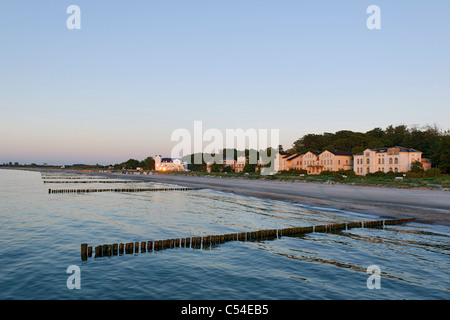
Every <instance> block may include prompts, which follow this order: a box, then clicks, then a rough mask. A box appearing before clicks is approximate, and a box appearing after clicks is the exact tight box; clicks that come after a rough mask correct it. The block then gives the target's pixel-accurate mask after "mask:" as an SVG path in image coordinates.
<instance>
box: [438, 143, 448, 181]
mask: <svg viewBox="0 0 450 320" xmlns="http://www.w3.org/2000/svg"><path fill="white" fill-rule="evenodd" d="M437 153H438V154H439V157H438V160H439V164H438V165H439V168H440V169H441V170H442V171H443V172H444V173H450V135H449V134H447V135H445V136H444V137H442V140H441V143H440V145H439V148H438V150H437Z"/></svg>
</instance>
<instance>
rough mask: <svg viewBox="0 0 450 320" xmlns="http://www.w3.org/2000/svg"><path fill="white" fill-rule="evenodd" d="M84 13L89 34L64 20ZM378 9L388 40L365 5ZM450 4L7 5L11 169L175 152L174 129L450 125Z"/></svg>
mask: <svg viewBox="0 0 450 320" xmlns="http://www.w3.org/2000/svg"><path fill="white" fill-rule="evenodd" d="M71 4H76V5H78V6H79V7H80V8H81V30H68V29H67V27H66V19H67V18H68V17H69V14H67V13H66V9H67V7H68V6H69V5H71ZM371 4H376V5H378V6H379V7H380V8H381V30H369V29H367V27H366V20H367V18H368V17H369V15H368V14H367V13H366V9H367V7H368V6H369V5H371ZM449 12H450V2H449V1H448V0H441V1H363V0H349V1H335V0H329V1H323V0H322V1H312V0H311V1H301V0H295V1H294V0H292V1H291V0H286V1H274V0H270V1H269V0H262V1H261V0H258V1H256V0H239V1H235V0H228V1H211V0H208V1H207V0H203V1H198V0H196V1H194V0H183V1H181V0H174V1H167V0H165V1H162V0H158V1H150V0H149V1H104V0H98V1H92V0H90V1H80V0H72V1H61V0H58V1H56V0H52V1H5V0H1V2H0V70H1V71H0V112H1V113H0V114H1V117H0V135H1V139H0V162H9V161H18V162H21V163H31V162H36V163H43V162H48V163H55V164H60V163H66V164H70V163H80V162H82V163H103V164H109V163H117V162H122V161H125V160H127V159H129V158H136V159H140V160H141V159H143V158H145V157H146V156H148V155H155V154H163V155H170V151H171V149H172V147H173V146H174V145H175V144H176V143H175V142H171V141H170V136H171V133H172V131H174V130H175V129H177V128H186V129H189V130H191V131H192V130H193V125H194V121H195V120H200V121H203V127H204V128H205V129H207V128H219V129H221V130H225V129H226V128H243V129H249V128H266V129H280V143H281V144H283V146H284V147H285V148H289V147H291V145H292V143H293V142H294V141H295V140H296V139H298V138H300V137H301V136H303V135H304V134H307V133H323V132H335V131H338V130H354V131H363V132H365V131H367V130H370V129H373V128H374V127H382V128H385V127H387V126H388V125H390V124H393V125H398V124H406V125H415V124H417V125H426V124H437V125H438V126H439V127H441V128H442V129H449V128H450V108H449V107H450V62H449V57H450V18H449Z"/></svg>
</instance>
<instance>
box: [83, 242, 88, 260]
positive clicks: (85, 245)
mask: <svg viewBox="0 0 450 320" xmlns="http://www.w3.org/2000/svg"><path fill="white" fill-rule="evenodd" d="M87 247H88V245H87V243H83V244H81V260H82V261H86V260H87V258H88V256H87Z"/></svg>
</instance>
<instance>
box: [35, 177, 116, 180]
mask: <svg viewBox="0 0 450 320" xmlns="http://www.w3.org/2000/svg"><path fill="white" fill-rule="evenodd" d="M41 179H43V180H52V179H60V180H61V179H64V180H67V179H69V180H78V179H83V180H89V179H92V180H107V179H109V178H103V177H89V176H79V177H74V176H68V177H64V176H41Z"/></svg>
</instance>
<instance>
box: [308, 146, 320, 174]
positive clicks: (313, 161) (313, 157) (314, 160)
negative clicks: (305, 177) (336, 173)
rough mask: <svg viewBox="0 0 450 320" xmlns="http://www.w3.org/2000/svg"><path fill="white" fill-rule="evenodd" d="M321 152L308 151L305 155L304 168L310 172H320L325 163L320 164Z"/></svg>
mask: <svg viewBox="0 0 450 320" xmlns="http://www.w3.org/2000/svg"><path fill="white" fill-rule="evenodd" d="M319 155H320V152H318V151H308V152H307V153H305V154H304V155H303V169H305V170H306V171H307V173H308V174H320V173H321V172H322V171H323V167H324V166H323V164H322V165H321V164H320V160H319Z"/></svg>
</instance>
